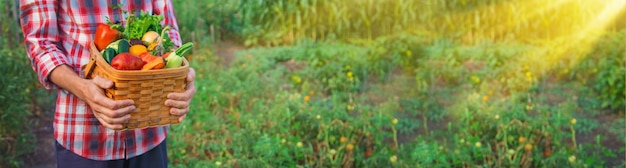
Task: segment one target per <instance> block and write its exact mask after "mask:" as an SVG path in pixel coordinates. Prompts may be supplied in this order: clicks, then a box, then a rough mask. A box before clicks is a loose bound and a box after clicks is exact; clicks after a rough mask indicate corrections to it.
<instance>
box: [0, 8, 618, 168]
mask: <svg viewBox="0 0 626 168" xmlns="http://www.w3.org/2000/svg"><path fill="white" fill-rule="evenodd" d="M173 2H174V7H175V9H176V15H177V19H178V24H179V27H180V33H181V35H182V39H183V41H184V42H188V41H190V42H194V43H195V44H196V45H197V47H195V48H194V51H193V54H191V55H189V56H188V57H187V58H188V59H190V60H191V63H192V67H194V68H195V69H196V71H197V79H196V85H197V89H198V92H197V94H196V96H195V97H194V100H193V102H192V107H191V112H190V114H189V116H188V117H187V119H186V120H185V122H183V123H182V124H179V125H174V126H172V127H171V128H170V130H171V131H170V134H169V138H168V149H169V151H168V152H169V154H168V156H169V159H170V160H169V161H170V162H169V163H170V166H171V167H278V166H280V167H563V166H565V167H624V166H625V163H624V160H625V159H626V155H625V147H626V146H625V144H624V143H625V142H626V130H625V128H626V120H625V119H624V112H625V106H626V104H625V100H624V99H625V96H626V95H625V92H626V89H625V88H624V84H625V80H626V79H625V76H626V65H625V61H626V51H625V48H626V12H625V10H626V9H625V8H626V1H624V0H596V1H589V0H552V1H544V0H419V1H418V0H343V1H340V0H335V1H331V0H273V1H262V0H173ZM17 3H18V2H17V1H14V0H4V1H2V2H1V3H0V10H2V13H3V14H2V15H0V22H1V23H0V47H2V48H0V69H1V71H2V73H4V74H5V75H1V77H0V167H54V161H55V160H54V152H53V151H54V146H53V144H54V140H53V138H52V126H51V121H52V117H53V113H54V112H53V109H54V101H55V100H54V92H53V91H46V90H44V89H42V88H41V85H40V84H39V83H38V81H37V79H36V74H35V73H34V72H33V71H32V68H31V67H30V62H29V60H28V57H27V56H26V54H25V51H24V46H23V44H22V43H23V36H22V34H21V29H20V26H19V21H18V17H19V9H18V8H17V5H18V4H17Z"/></svg>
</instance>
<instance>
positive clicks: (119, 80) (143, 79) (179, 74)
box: [82, 43, 189, 130]
mask: <svg viewBox="0 0 626 168" xmlns="http://www.w3.org/2000/svg"><path fill="white" fill-rule="evenodd" d="M89 51H90V53H91V60H90V61H89V63H88V64H87V65H85V66H83V67H82V68H83V71H84V72H85V78H86V79H91V78H94V77H95V76H100V77H103V78H106V79H109V80H111V81H113V83H115V84H114V86H113V87H112V88H110V89H106V90H105V94H106V96H107V97H109V98H111V99H113V100H123V99H132V100H133V101H134V102H135V107H136V109H135V110H134V111H133V112H131V118H130V120H129V121H128V123H126V124H124V128H122V129H121V130H127V129H138V128H147V127H154V126H162V125H169V124H178V123H179V121H178V118H179V117H180V116H175V115H171V114H170V108H169V107H167V106H165V100H166V99H167V97H166V96H167V94H169V93H172V92H183V91H184V90H185V85H186V83H187V82H186V80H185V78H186V77H187V73H188V72H189V62H187V60H186V59H185V60H184V61H183V66H181V67H178V68H169V69H159V70H130V71H128V70H125V71H121V70H116V69H113V67H111V65H109V64H108V63H107V62H106V61H105V60H104V58H103V57H102V55H101V54H100V52H98V49H96V46H95V45H94V44H93V43H91V46H90V49H89Z"/></svg>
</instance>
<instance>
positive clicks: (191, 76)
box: [187, 68, 196, 82]
mask: <svg viewBox="0 0 626 168" xmlns="http://www.w3.org/2000/svg"><path fill="white" fill-rule="evenodd" d="M194 79H196V71H195V70H193V68H189V73H187V82H193V80H194Z"/></svg>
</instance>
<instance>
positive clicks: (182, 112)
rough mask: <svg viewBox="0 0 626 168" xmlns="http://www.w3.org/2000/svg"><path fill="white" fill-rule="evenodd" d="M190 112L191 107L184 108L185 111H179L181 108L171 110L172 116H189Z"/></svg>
mask: <svg viewBox="0 0 626 168" xmlns="http://www.w3.org/2000/svg"><path fill="white" fill-rule="evenodd" d="M188 112H189V107H187V108H183V109H179V108H171V109H170V114H172V115H187V113H188Z"/></svg>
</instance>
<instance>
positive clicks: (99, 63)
mask: <svg viewBox="0 0 626 168" xmlns="http://www.w3.org/2000/svg"><path fill="white" fill-rule="evenodd" d="M89 52H90V53H91V57H92V58H91V60H90V61H95V65H96V68H98V67H100V68H101V69H102V71H103V72H104V73H106V74H107V75H109V76H110V77H113V78H116V79H118V80H143V79H161V78H172V77H181V76H183V75H184V76H185V77H186V76H187V73H188V72H189V62H188V61H187V59H186V58H185V57H183V65H182V66H180V67H176V68H168V69H153V70H117V69H115V68H113V67H112V66H111V65H110V64H109V63H107V62H106V61H105V60H104V58H103V57H102V54H101V53H100V52H99V51H98V49H97V48H96V45H95V44H94V43H93V42H91V43H90V48H89ZM94 71H95V69H94Z"/></svg>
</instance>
